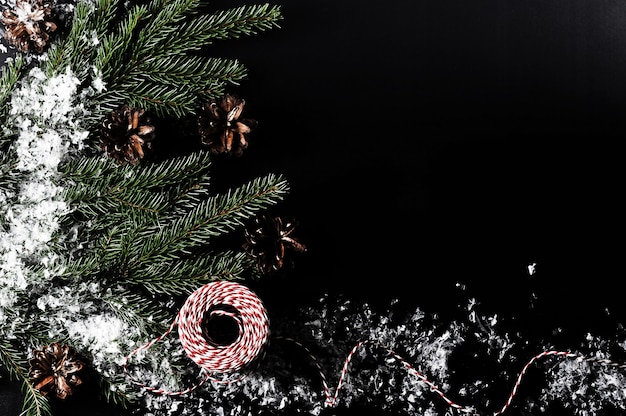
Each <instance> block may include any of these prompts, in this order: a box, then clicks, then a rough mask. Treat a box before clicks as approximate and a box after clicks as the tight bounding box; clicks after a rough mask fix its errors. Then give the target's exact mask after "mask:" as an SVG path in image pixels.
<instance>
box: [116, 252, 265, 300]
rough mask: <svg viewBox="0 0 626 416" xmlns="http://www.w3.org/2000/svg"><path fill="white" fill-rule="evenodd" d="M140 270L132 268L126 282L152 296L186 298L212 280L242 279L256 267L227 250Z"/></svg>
mask: <svg viewBox="0 0 626 416" xmlns="http://www.w3.org/2000/svg"><path fill="white" fill-rule="evenodd" d="M137 267H138V268H137ZM137 267H136V268H132V269H129V270H128V273H127V275H126V276H125V277H124V279H123V280H124V281H127V282H128V283H131V284H140V285H142V286H144V287H145V288H146V289H147V290H148V291H149V292H151V293H156V294H166V295H185V294H188V293H190V292H192V291H193V290H195V289H196V288H198V287H199V286H202V285H204V284H206V283H208V282H210V281H214V280H241V279H242V276H243V274H244V272H245V271H246V270H248V269H253V268H254V265H253V264H252V263H251V260H250V257H249V256H248V255H247V254H245V253H242V252H237V253H236V252H233V251H225V252H220V253H208V254H205V255H198V256H192V257H189V258H184V259H176V260H172V261H168V262H162V261H154V262H147V263H144V264H142V265H137Z"/></svg>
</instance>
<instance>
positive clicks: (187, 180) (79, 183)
mask: <svg viewBox="0 0 626 416" xmlns="http://www.w3.org/2000/svg"><path fill="white" fill-rule="evenodd" d="M209 166H210V154H209V153H208V152H195V153H192V154H190V155H187V156H181V157H177V158H171V159H167V160H165V161H163V162H161V163H155V164H145V165H144V164H142V165H137V166H132V165H126V166H119V165H117V164H114V163H112V162H111V161H109V160H107V159H103V158H84V159H75V160H73V161H70V162H69V163H67V164H66V165H64V166H63V167H62V171H63V172H64V174H65V178H66V181H67V186H66V187H65V188H64V198H65V200H68V201H72V206H73V212H74V216H75V215H76V214H81V215H84V216H85V217H86V218H95V219H96V224H94V228H100V229H102V228H108V227H109V226H111V225H113V224H116V223H120V222H124V221H126V220H127V218H128V217H129V216H134V217H135V220H136V221H137V222H142V220H141V217H142V216H143V220H151V219H155V218H156V217H157V216H158V215H160V214H161V213H163V212H165V211H166V210H167V209H169V208H170V207H171V206H172V204H176V206H177V207H179V208H180V207H182V206H184V204H187V205H189V204H191V203H193V202H194V201H197V200H198V199H199V198H201V195H202V194H203V193H206V188H207V182H208V176H207V175H208V169H209ZM68 219H69V220H70V221H72V220H73V218H72V217H70V218H68Z"/></svg>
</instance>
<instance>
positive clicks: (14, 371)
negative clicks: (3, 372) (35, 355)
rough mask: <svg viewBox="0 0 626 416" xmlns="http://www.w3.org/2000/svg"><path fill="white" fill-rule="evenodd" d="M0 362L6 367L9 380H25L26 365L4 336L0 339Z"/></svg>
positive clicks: (24, 360)
mask: <svg viewBox="0 0 626 416" xmlns="http://www.w3.org/2000/svg"><path fill="white" fill-rule="evenodd" d="M0 362H1V363H2V364H3V365H4V366H5V367H6V369H7V371H8V373H9V378H10V379H11V380H25V379H26V374H27V373H28V363H27V362H26V359H24V358H23V357H22V354H21V353H20V352H19V351H18V350H17V349H16V348H15V347H14V346H13V344H12V343H11V342H10V341H9V340H7V339H6V338H5V337H4V336H2V337H0Z"/></svg>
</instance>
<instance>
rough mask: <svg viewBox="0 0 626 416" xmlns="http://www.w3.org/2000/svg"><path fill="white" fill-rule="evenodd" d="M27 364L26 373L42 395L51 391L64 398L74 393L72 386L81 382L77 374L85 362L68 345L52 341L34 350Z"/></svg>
mask: <svg viewBox="0 0 626 416" xmlns="http://www.w3.org/2000/svg"><path fill="white" fill-rule="evenodd" d="M29 364H30V368H29V372H28V374H29V376H30V378H31V379H32V380H33V383H34V385H35V388H36V389H37V390H39V391H40V392H41V394H42V395H44V396H47V395H49V394H51V393H53V394H54V395H55V396H56V397H58V398H59V399H65V398H66V397H67V396H69V395H72V394H73V393H74V390H73V388H74V387H76V386H79V385H80V384H82V380H81V379H80V378H79V377H78V374H79V373H80V371H81V370H82V369H83V367H84V366H85V364H84V363H83V361H81V359H80V357H79V356H78V354H77V353H76V351H75V350H74V349H73V348H72V347H70V346H69V345H61V344H58V343H54V344H51V345H47V346H45V347H43V348H42V349H40V350H35V351H33V357H32V358H31V359H30V360H29Z"/></svg>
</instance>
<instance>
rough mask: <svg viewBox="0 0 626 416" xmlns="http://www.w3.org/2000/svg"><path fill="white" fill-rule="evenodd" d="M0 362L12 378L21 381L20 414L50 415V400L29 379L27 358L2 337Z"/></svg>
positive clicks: (21, 415)
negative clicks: (22, 401)
mask: <svg viewBox="0 0 626 416" xmlns="http://www.w3.org/2000/svg"><path fill="white" fill-rule="evenodd" d="M0 362H2V364H3V365H4V366H5V367H6V368H7V370H8V372H9V376H10V377H11V379H12V380H16V379H17V380H21V381H22V395H23V400H24V403H23V405H22V413H20V416H52V409H51V407H50V402H49V401H48V399H47V398H46V397H45V396H43V395H42V394H41V393H40V392H39V390H37V389H36V388H35V386H33V384H32V383H31V382H30V381H29V377H28V362H27V360H26V359H25V358H23V357H21V353H20V352H19V351H18V350H17V349H16V348H15V347H14V346H13V345H11V344H10V343H9V342H8V341H7V340H6V339H4V338H0Z"/></svg>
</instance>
